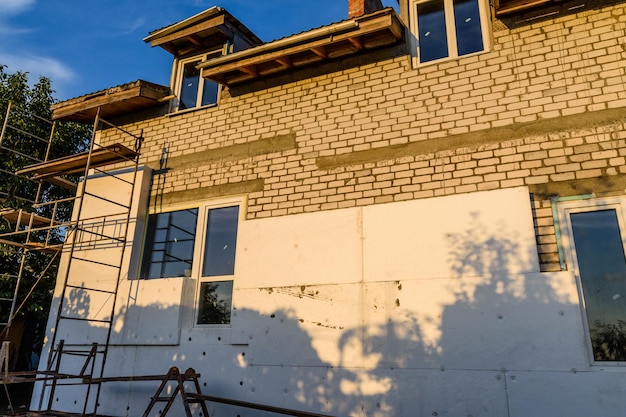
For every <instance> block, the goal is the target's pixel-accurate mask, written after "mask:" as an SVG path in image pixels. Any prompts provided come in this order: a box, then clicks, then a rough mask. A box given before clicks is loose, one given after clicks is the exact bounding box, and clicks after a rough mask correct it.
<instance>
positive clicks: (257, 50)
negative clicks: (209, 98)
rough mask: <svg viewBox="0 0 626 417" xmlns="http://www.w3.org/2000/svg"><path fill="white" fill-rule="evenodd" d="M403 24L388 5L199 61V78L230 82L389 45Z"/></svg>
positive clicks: (397, 37) (400, 35) (400, 36)
mask: <svg viewBox="0 0 626 417" xmlns="http://www.w3.org/2000/svg"><path fill="white" fill-rule="evenodd" d="M404 33H405V27H404V25H403V24H402V22H401V20H400V18H399V17H398V15H397V14H396V13H395V11H394V10H393V9H392V8H386V9H382V10H379V11H376V12H374V13H370V14H367V15H364V16H360V17H358V18H355V19H351V20H345V21H343V22H339V23H335V24H332V25H329V26H324V27H321V28H317V29H312V30H310V31H308V32H303V33H300V34H297V35H293V36H290V37H287V38H282V39H279V40H277V41H273V42H269V43H266V44H264V45H260V46H256V47H253V48H249V49H246V50H243V51H240V52H235V53H233V54H230V55H226V56H222V57H219V58H215V59H211V60H207V61H203V62H201V63H200V64H199V65H198V68H200V69H201V70H202V77H203V78H206V79H210V80H213V81H216V82H219V83H222V84H226V85H232V84H237V83H240V82H245V81H250V80H253V79H256V78H259V77H263V76H269V75H273V74H276V73H279V72H285V71H289V70H291V69H294V68H298V67H302V66H305V65H309V64H313V63H321V62H324V61H327V60H331V59H335V58H339V57H345V56H348V55H353V54H356V53H359V52H362V51H364V50H369V49H375V48H380V47H384V46H390V45H393V44H395V43H398V42H400V41H401V40H402V39H403V38H404Z"/></svg>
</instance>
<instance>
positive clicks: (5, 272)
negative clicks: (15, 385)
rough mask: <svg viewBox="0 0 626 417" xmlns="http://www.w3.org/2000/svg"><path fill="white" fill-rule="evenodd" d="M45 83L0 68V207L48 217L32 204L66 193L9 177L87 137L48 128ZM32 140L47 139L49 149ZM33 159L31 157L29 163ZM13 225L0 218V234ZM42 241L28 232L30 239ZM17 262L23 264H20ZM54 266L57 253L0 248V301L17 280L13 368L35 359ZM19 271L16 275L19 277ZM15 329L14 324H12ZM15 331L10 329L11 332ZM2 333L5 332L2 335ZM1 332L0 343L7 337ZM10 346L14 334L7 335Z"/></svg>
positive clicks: (63, 216) (74, 128)
mask: <svg viewBox="0 0 626 417" xmlns="http://www.w3.org/2000/svg"><path fill="white" fill-rule="evenodd" d="M53 93H54V91H53V90H52V88H51V84H50V80H49V79H48V78H45V77H40V78H39V80H38V81H37V82H36V83H34V84H32V85H30V84H29V80H28V74H27V73H25V72H21V71H17V72H14V73H9V72H8V71H7V67H6V66H4V65H1V64H0V126H2V125H4V123H5V122H7V120H5V119H7V118H8V117H9V116H8V114H7V107H8V106H9V103H11V104H10V105H11V108H12V109H14V111H12V112H11V114H10V118H9V120H8V124H9V125H10V126H11V128H9V129H5V131H4V135H3V136H2V143H0V145H1V146H0V208H5V209H6V208H15V209H17V208H22V209H25V210H28V211H35V212H37V214H39V215H42V216H46V217H51V215H52V213H51V212H52V210H53V209H52V206H51V205H49V206H44V207H34V206H33V203H34V202H35V197H36V196H37V195H38V196H39V197H38V198H37V202H46V201H53V200H57V199H62V198H66V197H70V196H71V195H72V191H70V190H67V189H65V188H62V187H59V186H55V185H53V184H49V183H41V184H39V183H35V182H33V181H30V180H29V179H27V178H23V177H19V176H16V175H14V173H15V172H16V171H17V170H19V169H21V168H23V167H24V166H26V165H30V164H32V163H34V162H36V161H35V159H37V160H43V159H44V158H45V157H46V153H47V152H49V153H48V159H54V158H57V157H60V156H65V155H70V154H73V153H76V152H80V151H82V150H84V149H86V146H87V144H88V140H89V137H90V134H91V126H89V125H81V124H77V123H71V122H64V123H57V124H55V125H54V127H53V125H52V123H51V122H49V121H50V119H51V117H52V110H51V105H52V104H53V103H54V102H55V99H54V98H53ZM38 138H43V139H46V140H47V139H49V138H52V140H51V146H50V147H49V148H48V145H47V143H46V142H45V141H42V140H40V139H38ZM33 158H35V159H33ZM70 215H71V204H66V205H64V206H60V209H59V210H57V212H56V215H55V219H58V220H68V219H69V217H70ZM11 227H14V226H13V225H11V224H10V223H9V222H7V221H6V220H4V219H3V220H0V233H6V232H8V231H9V230H11V229H10V228H11ZM52 233H53V234H55V235H53V239H57V240H58V241H61V240H62V238H63V236H62V231H61V230H53V232H52ZM38 238H41V239H43V236H39V235H37V234H34V235H33V236H32V239H31V240H37V239H38ZM22 261H23V262H22ZM57 267H58V254H57V253H49V252H44V251H26V252H24V249H22V248H20V247H19V246H17V245H12V244H0V297H3V298H12V297H13V292H14V289H15V284H16V277H17V276H18V275H20V277H21V282H20V287H19V293H18V297H17V305H18V306H20V307H21V308H20V309H19V311H18V314H17V315H16V320H17V321H19V323H20V326H19V329H18V330H17V332H18V333H21V334H18V335H17V338H18V339H19V342H21V343H18V346H19V352H17V355H15V353H16V352H13V354H14V355H15V356H16V358H15V357H14V362H13V363H12V365H13V366H14V367H16V369H21V370H24V369H28V368H30V367H32V366H33V365H34V364H32V363H31V357H32V356H33V353H34V354H36V355H38V354H39V353H40V350H41V345H42V341H43V336H44V329H45V323H46V320H47V317H48V313H49V308H50V302H51V298H52V292H53V290H54V285H55V278H56V273H57ZM20 268H21V271H22V272H21V273H20ZM9 310H10V303H8V302H2V303H0V321H2V322H4V321H6V320H7V318H8V316H9ZM14 327H18V326H14ZM12 332H14V333H15V332H16V330H12ZM4 333H6V332H4ZM7 337H8V335H7V334H3V337H2V339H5V338H7ZM10 338H11V340H12V341H14V342H15V340H16V336H15V334H13V335H11V337H10Z"/></svg>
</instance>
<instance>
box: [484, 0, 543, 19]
mask: <svg viewBox="0 0 626 417" xmlns="http://www.w3.org/2000/svg"><path fill="white" fill-rule="evenodd" d="M550 1H551V0H522V1H511V2H500V7H498V8H496V16H502V15H506V14H511V13H515V12H519V11H522V10H525V9H530V8H532V7H535V6H539V5H541V4H545V3H550ZM503 3H504V4H503Z"/></svg>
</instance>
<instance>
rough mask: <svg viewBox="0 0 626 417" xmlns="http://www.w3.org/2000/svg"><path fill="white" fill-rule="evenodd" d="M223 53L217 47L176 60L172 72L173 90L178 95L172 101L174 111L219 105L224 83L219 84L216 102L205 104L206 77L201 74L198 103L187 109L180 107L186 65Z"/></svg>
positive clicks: (197, 96)
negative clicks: (203, 101) (203, 94)
mask: <svg viewBox="0 0 626 417" xmlns="http://www.w3.org/2000/svg"><path fill="white" fill-rule="evenodd" d="M222 54H223V49H217V50H214V51H209V52H205V53H203V54H200V55H194V56H192V57H187V58H179V59H177V60H176V61H175V63H174V71H173V74H172V86H173V88H172V90H173V91H174V95H175V96H176V98H175V99H174V100H173V103H172V109H171V111H172V112H185V111H192V110H196V109H200V108H204V107H214V106H217V105H218V103H219V101H220V97H221V94H222V85H221V84H218V86H217V97H216V99H215V103H209V104H204V105H203V104H202V93H203V90H204V79H203V78H202V77H201V76H199V81H198V93H197V95H196V105H195V106H194V107H189V108H186V109H179V107H180V96H181V94H182V89H183V88H182V87H183V74H184V68H185V65H187V64H189V63H192V62H196V63H198V64H199V63H200V62H202V61H205V60H207V59H209V57H210V56H221V55H222Z"/></svg>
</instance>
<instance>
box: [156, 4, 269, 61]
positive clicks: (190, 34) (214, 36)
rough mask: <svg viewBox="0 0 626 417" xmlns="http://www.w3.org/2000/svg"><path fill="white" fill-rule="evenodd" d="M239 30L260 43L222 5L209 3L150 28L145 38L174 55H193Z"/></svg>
mask: <svg viewBox="0 0 626 417" xmlns="http://www.w3.org/2000/svg"><path fill="white" fill-rule="evenodd" d="M233 33H239V34H240V35H242V36H244V37H245V38H247V40H248V42H250V43H251V44H252V45H259V44H261V43H263V42H262V41H261V40H260V39H259V38H258V37H257V36H256V35H255V34H254V33H252V31H250V29H248V28H247V27H246V26H244V25H243V24H242V23H241V22H240V21H239V20H237V19H236V18H235V17H234V16H233V15H231V14H230V13H228V12H227V11H226V10H225V9H222V8H221V7H216V6H214V7H211V8H210V9H207V10H205V11H203V12H201V13H198V14H197V15H195V16H192V17H190V18H188V19H185V20H183V21H181V22H178V23H174V24H173V25H170V26H167V27H165V28H163V29H159V30H156V31H154V32H152V33H151V34H150V35H149V36H147V37H145V38H144V41H145V42H149V43H150V46H153V47H154V46H160V47H161V48H163V49H165V50H166V51H168V52H169V53H171V54H172V55H174V56H175V57H182V56H186V55H193V54H196V53H199V52H202V51H206V50H209V49H211V48H222V47H223V46H224V43H225V42H226V41H227V40H230V39H232V38H233Z"/></svg>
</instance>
